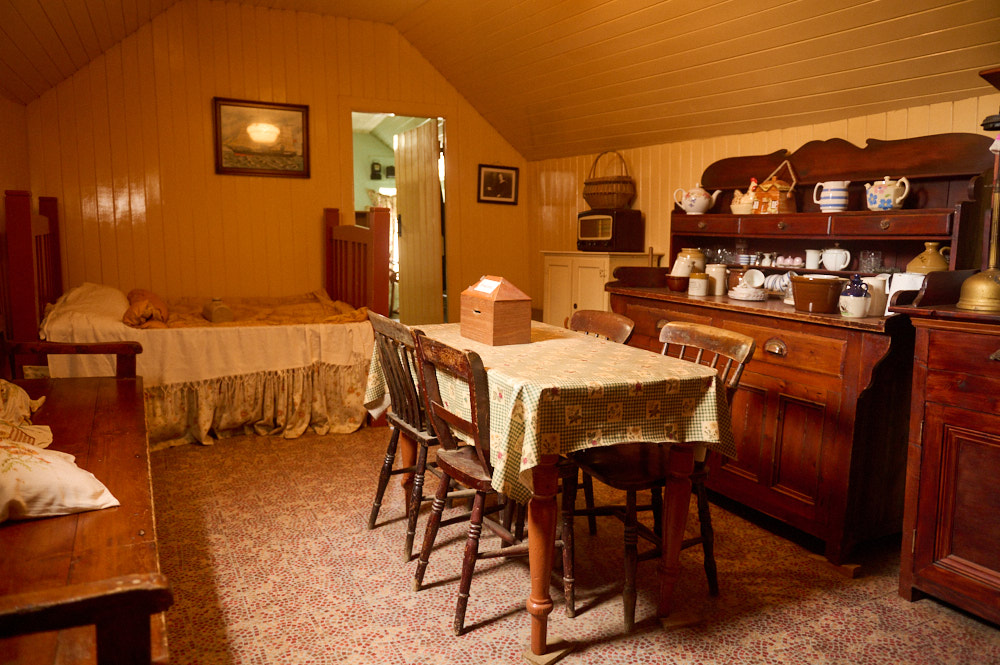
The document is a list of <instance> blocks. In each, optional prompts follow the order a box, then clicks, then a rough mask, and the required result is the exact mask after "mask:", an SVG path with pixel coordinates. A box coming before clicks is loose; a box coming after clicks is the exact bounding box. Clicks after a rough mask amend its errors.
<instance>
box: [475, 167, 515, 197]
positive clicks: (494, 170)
mask: <svg viewBox="0 0 1000 665" xmlns="http://www.w3.org/2000/svg"><path fill="white" fill-rule="evenodd" d="M519 180H520V176H519V169H518V168H517V167H515V166H495V165H493V164H480V165H479V189H478V192H479V197H478V200H479V202H480V203H505V204H507V205H517V188H518V184H520V183H519V182H518V181H519Z"/></svg>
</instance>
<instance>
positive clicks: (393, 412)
mask: <svg viewBox="0 0 1000 665" xmlns="http://www.w3.org/2000/svg"><path fill="white" fill-rule="evenodd" d="M368 320H369V321H371V324H372V328H373V329H374V331H375V348H376V351H377V353H378V359H379V364H380V366H381V368H382V374H383V375H384V376H385V383H386V387H387V389H388V391H389V400H390V403H391V405H392V408H391V409H390V410H389V411H388V412H387V413H386V419H387V420H388V421H389V424H390V425H391V426H392V436H391V437H390V438H389V445H388V447H387V448H386V451H385V460H384V461H383V463H382V469H381V471H380V472H379V478H378V487H377V489H376V490H375V500H374V501H373V502H372V509H371V513H370V514H369V516H368V528H369V529H374V528H375V522H376V520H377V519H378V513H379V509H380V508H381V507H382V497H383V495H384V494H385V488H386V486H388V484H389V479H390V477H392V476H395V475H399V474H413V482H412V486H411V487H410V488H409V492H410V495H409V496H408V497H407V502H406V506H407V508H406V540H405V542H404V544H403V560H404V561H409V560H410V559H411V558H412V556H413V540H414V538H415V534H416V528H417V516H418V515H419V513H420V506H421V505H422V504H423V502H425V501H430V500H431V498H432V497H430V496H424V476H425V474H426V472H427V471H428V470H430V471H431V472H432V473H434V472H437V465H436V464H435V463H434V462H430V463H428V461H427V454H428V451H429V449H430V448H431V447H432V446H436V445H437V444H438V440H437V438H436V437H435V436H434V434H433V433H432V432H431V430H430V426H429V422H428V419H427V416H426V414H425V412H424V406H423V397H422V396H421V394H420V388H419V382H418V381H417V361H416V357H415V355H416V342H415V341H414V334H415V331H413V330H411V329H410V328H409V327H407V326H405V325H403V324H402V323H399V322H398V321H393V320H392V319H388V318H386V317H384V316H382V315H381V314H377V313H375V312H373V311H371V310H368ZM400 435H402V436H405V437H407V438H408V439H410V441H412V442H414V444H415V445H416V446H417V457H416V460H415V462H414V463H413V464H405V462H404V466H401V467H399V468H397V469H393V468H392V467H393V462H394V461H395V458H396V448H397V446H398V444H399V437H400ZM438 475H439V476H440V475H441V474H440V473H438ZM450 498H458V497H457V495H456V493H454V492H453V493H452V495H451V496H450Z"/></svg>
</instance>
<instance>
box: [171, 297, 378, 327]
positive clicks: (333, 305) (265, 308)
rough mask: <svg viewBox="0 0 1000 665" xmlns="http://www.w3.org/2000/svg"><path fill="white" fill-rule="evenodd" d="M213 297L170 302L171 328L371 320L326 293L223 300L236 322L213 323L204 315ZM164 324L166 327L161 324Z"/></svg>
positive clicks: (179, 299)
mask: <svg viewBox="0 0 1000 665" xmlns="http://www.w3.org/2000/svg"><path fill="white" fill-rule="evenodd" d="M209 300H210V298H175V299H171V300H167V301H166V309H167V311H168V314H167V320H166V327H167V328H193V327H204V326H212V327H219V326H229V327H231V326H247V325H251V326H283V325H294V324H301V323H352V322H362V321H367V320H368V310H367V308H364V307H362V308H361V309H354V308H353V307H351V306H350V305H348V304H347V303H344V302H341V301H339V300H331V299H330V297H329V296H328V295H326V292H325V291H322V290H319V291H313V292H312V293H306V294H303V295H296V296H284V297H275V298H223V299H222V301H223V302H224V303H225V304H226V305H227V306H229V308H230V309H231V310H232V311H233V320H232V321H226V322H220V323H211V322H210V321H208V320H206V319H205V317H204V316H203V315H202V309H203V308H204V306H205V304H206V303H207V302H208V301H209ZM161 325H162V324H161Z"/></svg>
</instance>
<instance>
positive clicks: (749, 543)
mask: <svg viewBox="0 0 1000 665" xmlns="http://www.w3.org/2000/svg"><path fill="white" fill-rule="evenodd" d="M387 437H388V431H387V430H385V429H380V428H374V429H371V428H370V429H364V430H362V431H360V432H358V433H355V434H351V435H333V436H315V435H307V436H304V437H302V438H299V439H296V440H285V439H281V438H269V437H238V438H233V439H227V440H224V441H220V442H218V443H217V444H216V445H214V446H194V445H191V446H180V447H176V448H169V449H166V450H160V451H157V452H155V453H153V455H152V465H153V485H154V491H155V503H156V517H157V528H158V534H159V542H160V544H161V561H162V565H163V570H164V572H165V574H166V575H167V576H168V578H169V580H170V582H171V584H172V586H173V590H174V596H175V604H174V606H173V607H172V608H171V609H170V611H169V612H168V614H167V623H168V634H169V641H170V654H171V663H172V665H185V664H191V665H195V664H197V665H230V664H231V665H279V664H281V665H288V664H317V665H319V664H327V663H358V664H361V663H364V664H366V665H390V664H391V665H404V664H406V665H417V664H420V665H460V664H463V663H468V664H470V665H481V664H484V663H520V662H524V661H523V660H522V657H521V654H522V652H523V651H524V649H525V647H526V645H527V641H528V634H529V620H528V614H527V612H526V610H525V609H524V602H525V598H526V596H527V590H528V587H529V578H528V565H527V560H526V559H522V560H518V559H513V560H503V559H495V560H489V561H484V562H481V563H480V564H479V566H478V567H477V570H476V576H475V578H474V580H473V585H472V592H471V598H470V601H469V610H468V614H467V618H466V626H467V631H466V633H465V634H463V635H462V636H459V637H456V636H454V635H453V634H452V631H451V624H452V618H453V612H454V606H455V596H456V593H457V584H458V577H459V574H460V565H461V558H462V548H463V545H464V539H465V532H464V528H463V526H462V525H453V526H450V527H444V528H442V530H441V532H440V533H439V536H438V544H437V548H436V550H435V552H434V554H433V556H432V557H431V559H430V565H429V567H428V570H427V576H426V578H425V584H426V587H425V588H424V589H423V590H421V591H419V592H414V591H413V588H412V587H413V581H412V580H413V571H414V568H415V561H403V560H402V556H401V552H402V543H403V536H404V532H405V521H404V520H403V493H402V490H401V488H400V485H399V483H398V481H397V480H396V479H395V478H394V479H393V481H392V482H391V483H390V486H389V490H388V492H387V494H386V499H385V502H384V504H383V506H382V510H381V514H380V516H379V522H378V525H377V526H376V528H375V529H374V530H372V531H369V530H368V529H367V528H366V525H367V518H368V513H369V510H370V509H371V501H372V497H373V494H374V490H375V483H376V479H377V475H378V469H379V467H380V465H381V462H382V458H383V456H384V452H385V443H386V440H387ZM432 486H433V480H432V479H431V480H428V487H432ZM613 498H614V496H611V495H608V494H607V493H605V495H603V496H599V499H600V500H611V499H613ZM712 514H713V523H714V525H715V530H716V533H717V544H716V558H717V561H718V567H719V578H720V587H721V593H720V594H719V596H717V597H715V598H712V597H710V596H709V595H708V588H707V584H706V582H705V575H704V571H703V570H702V567H701V565H702V562H701V552H700V550H698V549H697V548H692V549H690V550H685V551H684V552H683V553H682V557H681V562H682V565H683V573H682V579H681V581H680V583H679V585H678V587H677V590H676V598H677V602H678V604H679V605H680V606H682V607H683V612H684V613H685V615H686V616H688V617H693V618H694V619H695V622H694V623H692V624H691V625H688V626H684V627H680V628H672V629H666V628H664V627H663V626H661V624H660V622H659V621H658V620H657V619H656V617H655V592H656V564H655V562H644V563H641V564H640V568H639V581H638V586H639V599H638V604H637V609H636V621H637V626H636V630H635V631H634V632H633V633H632V634H629V635H626V634H624V633H623V623H622V601H621V584H622V572H621V571H622V552H621V550H622V530H621V526H620V524H619V523H618V522H617V521H616V520H613V519H603V520H602V521H601V522H600V527H599V531H598V534H597V535H596V536H591V535H589V534H588V533H587V529H586V527H585V526H584V524H583V523H582V522H581V524H580V525H579V526H578V527H577V529H576V532H577V569H578V570H577V575H576V577H577V606H578V608H579V609H578V614H577V616H576V618H574V619H569V618H567V617H566V616H565V614H564V612H563V604H562V593H561V589H560V588H559V587H558V586H553V587H552V597H553V600H554V602H555V609H554V610H553V612H552V614H551V615H550V617H549V632H550V636H553V637H555V638H561V639H563V640H568V641H570V642H572V643H573V644H574V645H575V649H574V651H573V652H572V653H570V654H569V655H568V656H567V657H566V658H565V659H564V660H563V661H561V662H563V663H566V664H567V665H570V664H594V665H616V664H625V663H662V664H674V663H676V664H682V663H683V664H690V665H695V664H697V665H708V664H727V665H728V664H732V665H738V664H746V665H750V664H754V665H756V664H772V663H773V664H782V665H785V664H810V665H822V664H830V665H834V664H836V665H862V664H863V665H881V664H886V665H889V664H891V665H896V664H898V663H909V664H912V665H921V664H923V665H942V664H954V665H964V664H975V665H988V664H998V663H1000V630H998V628H997V627H996V626H994V625H992V624H989V623H986V622H983V621H981V620H978V619H976V618H974V617H972V616H970V615H967V614H965V613H963V612H960V611H957V610H955V609H953V608H951V607H949V606H947V605H945V604H943V603H939V602H937V601H934V600H930V599H924V600H921V601H918V602H915V603H910V602H907V601H906V600H904V599H902V598H901V597H900V596H899V595H898V593H897V577H898V572H899V554H898V549H899V542H898V540H896V541H895V543H893V542H889V543H881V544H878V545H876V546H872V547H869V548H867V549H864V550H862V551H860V552H858V553H857V555H856V563H858V564H860V566H861V568H860V570H861V575H860V576H859V577H858V578H857V579H848V578H847V577H845V576H843V575H841V574H839V573H837V572H836V571H834V570H833V569H832V568H831V567H830V566H829V565H827V564H826V563H825V562H824V561H823V559H822V557H819V556H818V555H817V554H816V551H815V548H814V547H813V548H812V550H813V551H811V550H810V543H809V542H808V539H801V538H799V539H795V540H792V539H788V538H786V537H783V536H782V535H779V534H778V533H777V532H776V530H775V529H767V528H762V526H761V525H760V524H758V522H760V520H757V519H755V520H754V521H750V520H748V519H746V518H745V517H741V516H739V515H737V514H735V513H733V512H729V511H727V510H725V509H724V508H722V507H720V506H718V505H715V506H713V513H712ZM425 515H426V509H425V511H424V513H423V515H422V517H421V522H420V523H419V525H418V534H417V536H418V544H419V540H420V537H421V536H422V534H423V524H424V519H425ZM695 520H696V513H694V512H693V511H692V517H691V520H689V523H691V524H693V523H694V522H695ZM765 525H766V523H765ZM786 535H787V534H786ZM494 545H495V542H494V541H491V540H490V539H487V538H485V537H484V542H483V547H484V548H486V547H492V546H494Z"/></svg>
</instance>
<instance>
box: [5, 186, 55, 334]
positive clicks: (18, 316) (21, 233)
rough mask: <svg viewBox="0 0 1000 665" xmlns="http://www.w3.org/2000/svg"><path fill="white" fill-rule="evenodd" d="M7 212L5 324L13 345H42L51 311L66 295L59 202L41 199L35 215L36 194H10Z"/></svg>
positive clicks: (52, 199)
mask: <svg viewBox="0 0 1000 665" xmlns="http://www.w3.org/2000/svg"><path fill="white" fill-rule="evenodd" d="M4 210H5V212H6V215H7V218H6V219H7V222H6V234H5V235H6V238H5V240H6V243H5V245H6V247H5V250H6V251H5V255H4V259H5V266H4V274H5V276H6V279H5V284H6V288H5V289H4V293H3V298H4V312H5V314H6V317H7V319H6V321H4V324H5V327H6V330H7V331H8V333H9V334H10V338H11V339H14V340H17V341H30V340H36V339H38V326H39V324H40V323H41V321H42V316H44V314H45V306H46V305H48V304H49V303H53V302H55V301H56V299H58V298H59V296H61V295H62V264H61V260H60V254H59V206H58V204H57V201H56V198H55V197H52V196H40V197H39V198H38V213H33V212H32V202H31V192H24V191H19V190H7V191H6V192H4Z"/></svg>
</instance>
